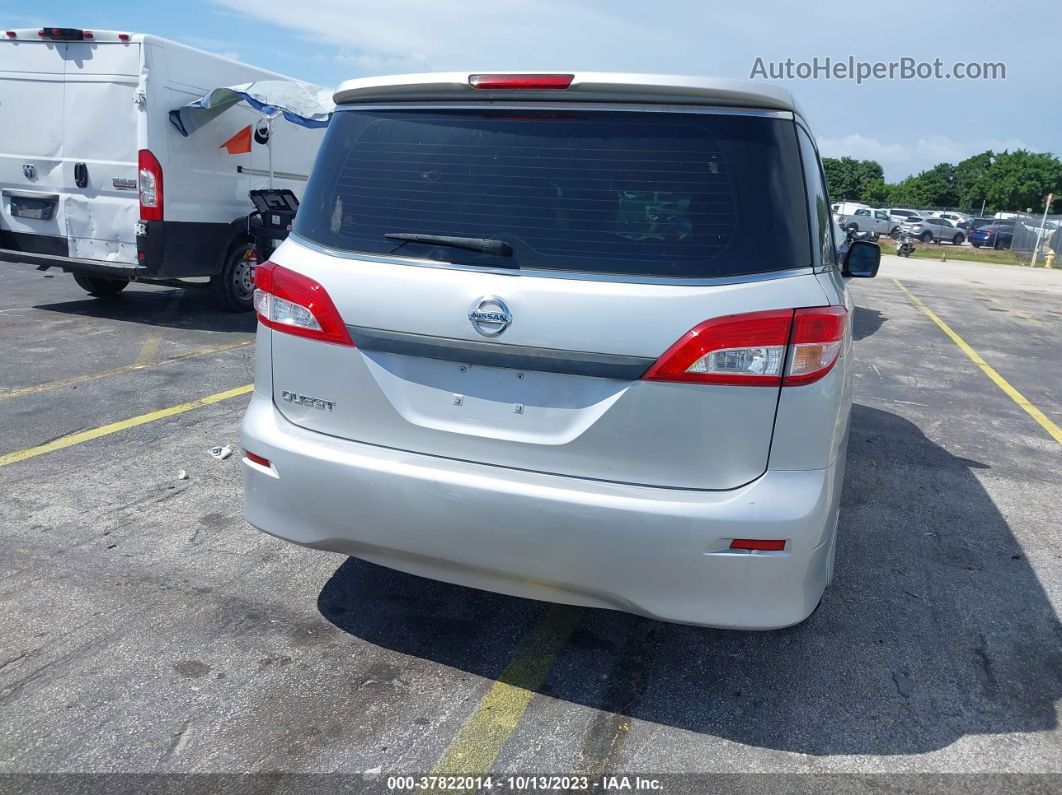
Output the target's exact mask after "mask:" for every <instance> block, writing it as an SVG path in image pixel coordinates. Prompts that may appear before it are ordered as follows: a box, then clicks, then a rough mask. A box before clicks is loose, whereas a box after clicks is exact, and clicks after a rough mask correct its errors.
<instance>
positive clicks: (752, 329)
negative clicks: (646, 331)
mask: <svg viewBox="0 0 1062 795" xmlns="http://www.w3.org/2000/svg"><path fill="white" fill-rule="evenodd" d="M846 318H847V312H846V311H845V309H844V307H842V306H824V307H812V308H808V309H795V310H794V309H776V310H770V311H767V312H750V313H747V314H742V315H727V316H725V317H717V318H712V319H711V320H706V321H705V322H703V323H701V324H700V325H698V326H696V327H694V328H693V329H691V330H690V331H689V332H687V333H686V334H685V335H683V337H682V338H681V339H680V340H679V341H678V342H676V343H675V344H674V345H672V346H671V347H670V348H668V350H667V351H665V352H664V355H663V356H661V357H660V358H659V359H658V360H657V361H656V363H655V364H653V366H652V367H650V368H649V370H648V371H647V372H646V373H645V375H644V376H642V378H643V379H644V380H646V381H677V382H683V383H694V384H720V385H724V386H774V387H776V386H783V385H784V386H800V385H803V384H810V383H812V382H814V381H818V380H819V379H820V378H822V377H823V376H825V375H826V374H827V373H828V372H829V371H830V370H831V369H832V368H833V366H834V364H836V362H837V357H838V355H839V354H840V351H841V342H842V340H843V338H844V329H845V322H846Z"/></svg>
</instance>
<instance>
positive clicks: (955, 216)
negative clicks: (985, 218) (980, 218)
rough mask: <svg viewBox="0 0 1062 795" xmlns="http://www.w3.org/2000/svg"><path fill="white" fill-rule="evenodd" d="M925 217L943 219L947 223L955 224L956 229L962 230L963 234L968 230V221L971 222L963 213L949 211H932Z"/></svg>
mask: <svg viewBox="0 0 1062 795" xmlns="http://www.w3.org/2000/svg"><path fill="white" fill-rule="evenodd" d="M925 217H926V218H943V219H945V220H947V221H951V222H952V223H953V224H955V226H956V227H957V228H959V229H962V230H963V231H964V232H965V231H967V230H968V229H969V228H970V221H971V220H973V219H971V218H970V216H968V215H966V214H965V213H957V212H953V211H951V210H944V211H934V212H931V213H927V214H926V215H925Z"/></svg>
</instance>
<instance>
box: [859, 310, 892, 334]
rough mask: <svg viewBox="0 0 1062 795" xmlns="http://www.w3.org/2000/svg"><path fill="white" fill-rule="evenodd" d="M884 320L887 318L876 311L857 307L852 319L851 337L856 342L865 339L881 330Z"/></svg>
mask: <svg viewBox="0 0 1062 795" xmlns="http://www.w3.org/2000/svg"><path fill="white" fill-rule="evenodd" d="M886 320H888V318H887V317H885V315H883V314H881V312H879V311H878V310H877V309H867V308H866V307H865V306H857V307H856V308H855V317H854V318H853V319H852V337H853V338H855V339H857V340H862V339H866V338H867V337H869V336H871V335H872V334H874V333H875V332H876V331H877V330H878V329H879V328H881V327H882V325H883V324H884V323H885V321H886Z"/></svg>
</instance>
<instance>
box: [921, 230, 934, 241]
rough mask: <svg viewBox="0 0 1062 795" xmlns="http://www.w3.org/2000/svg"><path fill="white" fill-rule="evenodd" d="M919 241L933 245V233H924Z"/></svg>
mask: <svg viewBox="0 0 1062 795" xmlns="http://www.w3.org/2000/svg"><path fill="white" fill-rule="evenodd" d="M918 239H919V240H921V241H922V242H923V243H932V242H933V233H932V232H923V233H922V236H921V237H920V238H918Z"/></svg>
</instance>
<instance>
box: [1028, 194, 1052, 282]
mask: <svg viewBox="0 0 1062 795" xmlns="http://www.w3.org/2000/svg"><path fill="white" fill-rule="evenodd" d="M1054 200H1055V194H1053V193H1048V194H1047V201H1045V202H1044V217H1043V220H1041V221H1040V231H1039V232H1038V233H1037V234H1036V248H1035V249H1033V256H1032V263H1031V264H1030V267H1033V268H1035V267H1036V257H1037V255H1038V254H1039V253H1040V241H1041V240H1043V237H1044V226H1046V225H1047V211H1048V210H1050V209H1051V202H1053V201H1054Z"/></svg>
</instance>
